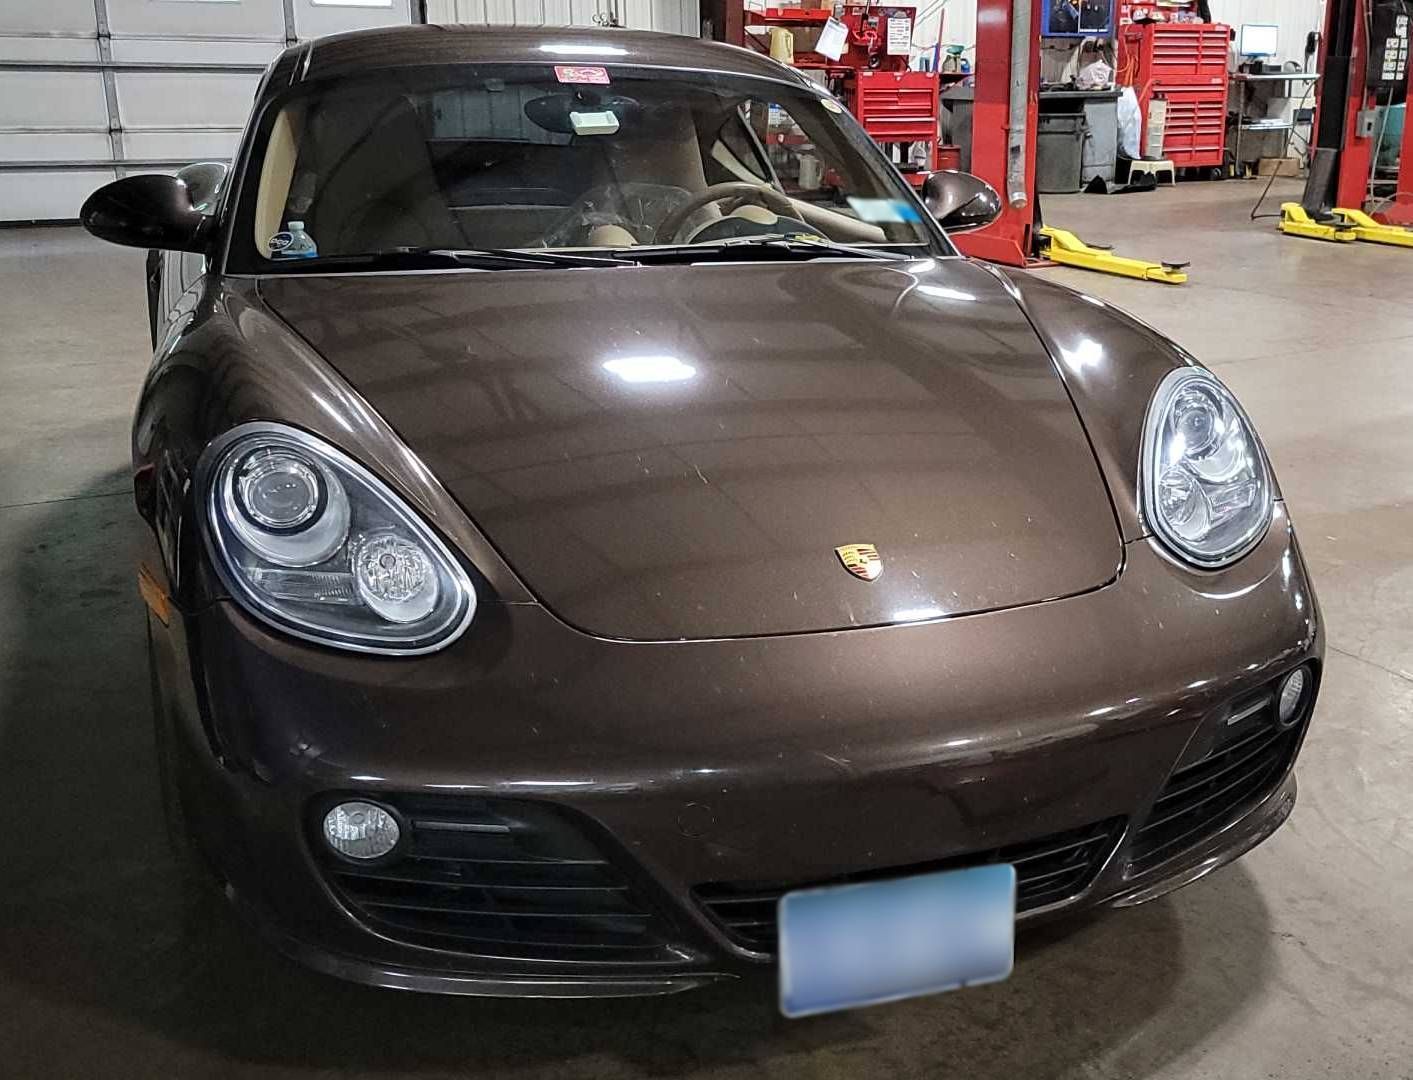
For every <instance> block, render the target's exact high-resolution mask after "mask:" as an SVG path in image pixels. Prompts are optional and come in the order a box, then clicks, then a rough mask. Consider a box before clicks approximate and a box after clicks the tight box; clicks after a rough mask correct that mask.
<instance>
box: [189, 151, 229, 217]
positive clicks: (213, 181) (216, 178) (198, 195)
mask: <svg viewBox="0 0 1413 1080" xmlns="http://www.w3.org/2000/svg"><path fill="white" fill-rule="evenodd" d="M230 171H231V170H230V166H229V165H227V164H225V162H222V161H198V162H197V163H196V164H195V165H188V166H187V167H186V168H185V169H181V170H180V171H178V173H177V179H178V180H180V181H181V182H182V183H183V184H185V185H186V190H187V197H188V198H189V199H191V205H192V206H194V207H195V208H196V209H198V210H200V211H201V212H202V213H203V214H214V213H215V212H216V203H217V201H218V200H219V199H220V198H221V192H222V191H224V190H225V187H226V177H227V176H228V175H229V174H230Z"/></svg>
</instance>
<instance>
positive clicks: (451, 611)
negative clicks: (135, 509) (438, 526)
mask: <svg viewBox="0 0 1413 1080" xmlns="http://www.w3.org/2000/svg"><path fill="white" fill-rule="evenodd" d="M198 483H200V484H201V485H203V487H202V488H201V490H203V491H204V493H205V525H206V535H207V538H208V539H209V541H210V545H211V549H212V554H213V556H214V558H215V562H216V568H217V570H218V572H219V573H220V575H221V577H222V579H223V580H224V581H225V583H226V585H227V587H228V588H230V590H231V593H232V595H233V596H235V598H236V599H237V600H239V601H240V602H241V603H242V604H243V605H244V606H245V607H246V608H247V609H248V610H249V611H250V612H251V613H252V614H254V615H256V616H258V617H259V618H261V619H264V620H265V621H266V622H268V623H271V624H273V625H274V626H277V627H279V628H280V629H282V630H285V631H287V632H289V633H291V634H295V635H297V636H299V637H303V638H307V639H309V640H311V641H317V642H321V643H322V644H325V645H333V646H337V647H339V648H344V649H354V650H357V651H360V652H376V653H393V654H409V653H425V652H431V651H432V650H434V649H439V648H441V647H443V646H444V645H447V644H448V643H450V642H451V641H452V640H454V639H455V638H456V637H457V636H458V635H459V634H460V633H461V632H462V631H463V630H465V629H466V626H467V625H468V624H469V623H470V621H471V616H472V615H473V614H474V613H475V610H476V593H475V590H474V588H473V587H472V585H471V579H470V577H469V576H468V575H467V573H466V571H465V570H464V569H463V568H462V567H461V565H460V564H459V563H458V562H457V561H456V559H455V558H453V557H452V554H451V552H449V551H448V550H447V548H446V546H445V545H444V544H443V543H442V542H441V541H440V540H439V539H438V538H437V537H436V535H435V534H433V532H432V531H431V529H429V528H428V527H427V526H426V525H425V524H424V523H423V522H422V520H421V519H420V518H419V517H418V516H417V515H416V514H415V513H414V512H413V511H412V510H411V509H409V508H408V507H407V506H406V505H405V504H404V503H403V502H402V500H401V499H399V498H398V497H397V495H395V494H394V493H393V492H392V491H390V490H389V489H388V487H387V485H385V484H383V483H382V481H380V480H378V478H377V477H375V476H374V475H373V474H372V473H370V472H369V471H368V470H367V469H365V468H363V467H362V466H361V465H359V464H358V463H357V462H356V461H354V460H353V459H352V458H350V457H348V456H347V455H346V454H344V453H342V452H341V451H339V450H337V449H335V448H334V447H332V446H330V445H329V444H328V443H326V442H324V441H322V440H321V439H317V438H315V437H314V436H313V435H309V434H306V433H305V432H302V431H298V430H296V429H294V428H289V427H284V426H282V425H280V424H265V423H258V424H244V425H242V426H240V427H238V428H234V429H232V430H231V431H230V432H228V433H227V434H226V435H224V436H223V437H221V438H220V439H218V440H216V441H215V442H214V443H212V444H211V446H210V447H208V448H207V450H206V453H205V455H204V456H203V458H202V463H201V468H200V470H199V476H198Z"/></svg>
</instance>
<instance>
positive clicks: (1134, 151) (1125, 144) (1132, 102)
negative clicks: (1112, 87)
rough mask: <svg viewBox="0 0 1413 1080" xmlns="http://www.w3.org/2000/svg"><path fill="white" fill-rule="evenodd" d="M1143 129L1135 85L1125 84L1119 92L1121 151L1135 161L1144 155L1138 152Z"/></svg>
mask: <svg viewBox="0 0 1413 1080" xmlns="http://www.w3.org/2000/svg"><path fill="white" fill-rule="evenodd" d="M1142 129H1143V114H1142V113H1141V112H1140V111H1139V109H1138V95H1137V94H1135V93H1134V92H1133V87H1131V86H1125V87H1124V88H1123V91H1122V92H1121V93H1120V94H1119V153H1120V154H1122V155H1123V156H1124V157H1126V158H1129V159H1131V160H1133V161H1137V160H1138V159H1139V158H1140V157H1142V156H1143V155H1142V154H1140V153H1139V152H1138V134H1139V132H1140V131H1141V130H1142Z"/></svg>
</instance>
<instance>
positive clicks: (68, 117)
mask: <svg viewBox="0 0 1413 1080" xmlns="http://www.w3.org/2000/svg"><path fill="white" fill-rule="evenodd" d="M95 125H101V126H102V127H103V128H104V130H107V127H108V108H107V105H106V104H105V102H104V98H103V76H102V75H101V74H99V73H98V72H96V71H0V128H91V127H94V126H95Z"/></svg>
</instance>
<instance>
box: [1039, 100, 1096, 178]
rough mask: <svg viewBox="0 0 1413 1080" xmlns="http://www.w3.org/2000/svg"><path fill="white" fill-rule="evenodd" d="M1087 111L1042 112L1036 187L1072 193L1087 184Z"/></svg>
mask: <svg viewBox="0 0 1413 1080" xmlns="http://www.w3.org/2000/svg"><path fill="white" fill-rule="evenodd" d="M1083 175H1084V114H1083V113H1075V114H1073V115H1071V114H1068V113H1062V114H1058V115H1053V116H1045V115H1043V114H1042V115H1041V117H1040V126H1039V128H1038V129H1037V131H1036V136H1035V190H1036V191H1038V192H1040V193H1041V194H1042V195H1068V194H1072V193H1074V192H1076V191H1078V190H1079V189H1080V188H1081V187H1082V186H1083V184H1084V181H1083Z"/></svg>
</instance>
